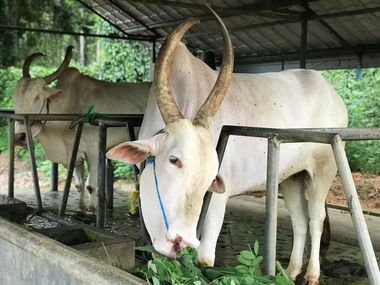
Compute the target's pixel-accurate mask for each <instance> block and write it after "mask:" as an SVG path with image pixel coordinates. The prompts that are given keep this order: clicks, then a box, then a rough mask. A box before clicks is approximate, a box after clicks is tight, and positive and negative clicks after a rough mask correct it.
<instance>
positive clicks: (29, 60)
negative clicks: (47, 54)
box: [22, 52, 44, 78]
mask: <svg viewBox="0 0 380 285" xmlns="http://www.w3.org/2000/svg"><path fill="white" fill-rule="evenodd" d="M43 55H44V54H43V53H40V52H36V53H33V54H31V55H29V56H28V57H27V58H26V59H25V61H24V65H23V66H22V77H23V78H30V73H29V66H30V64H31V63H32V61H33V60H34V59H35V58H36V57H39V56H43Z"/></svg>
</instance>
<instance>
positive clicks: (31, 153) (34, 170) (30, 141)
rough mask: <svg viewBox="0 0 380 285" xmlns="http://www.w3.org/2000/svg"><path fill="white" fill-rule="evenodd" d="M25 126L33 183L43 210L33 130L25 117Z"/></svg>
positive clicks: (38, 205)
mask: <svg viewBox="0 0 380 285" xmlns="http://www.w3.org/2000/svg"><path fill="white" fill-rule="evenodd" d="M24 124H25V127H26V140H27V143H28V151H29V157H30V164H31V166H32V176H33V182H34V192H35V194H36V199H37V209H38V210H42V200H41V191H40V183H39V181H38V174H37V165H36V156H35V153H34V146H33V137H32V129H31V123H30V121H29V118H28V116H25V118H24Z"/></svg>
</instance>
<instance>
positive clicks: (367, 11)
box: [125, 7, 380, 34]
mask: <svg viewBox="0 0 380 285" xmlns="http://www.w3.org/2000/svg"><path fill="white" fill-rule="evenodd" d="M377 12H380V7H373V8H366V9H358V10H352V11H344V12H336V13H326V14H321V15H308V20H309V21H316V20H317V17H318V18H322V19H329V18H340V17H347V16H357V15H363V14H372V13H377ZM210 19H212V18H211V17H210ZM183 20H185V19H179V20H175V21H167V22H159V23H153V24H150V25H148V26H149V27H150V28H167V27H172V26H176V25H178V24H179V23H181V22H182V21H183ZM201 20H202V21H207V20H208V18H206V19H205V18H203V19H202V18H201ZM301 21H302V17H294V18H293V19H288V20H279V21H272V22H266V23H263V24H251V25H244V26H237V27H232V28H231V27H229V30H233V29H235V30H236V31H243V30H249V29H251V27H252V28H257V27H258V28H260V27H269V26H277V25H283V24H292V23H298V22H301ZM141 29H142V27H136V28H130V29H126V30H125V31H126V32H128V33H133V32H136V31H141ZM214 32H215V31H212V32H210V34H211V33H214Z"/></svg>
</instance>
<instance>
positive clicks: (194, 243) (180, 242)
mask: <svg viewBox="0 0 380 285" xmlns="http://www.w3.org/2000/svg"><path fill="white" fill-rule="evenodd" d="M166 238H167V240H168V241H169V242H170V243H171V246H172V250H173V252H174V253H176V254H178V253H180V252H181V250H182V249H184V248H186V247H192V248H195V249H198V247H199V243H200V242H199V240H198V239H194V240H185V239H184V238H183V237H182V236H180V235H178V234H175V235H172V234H170V232H169V233H168V234H167V236H166Z"/></svg>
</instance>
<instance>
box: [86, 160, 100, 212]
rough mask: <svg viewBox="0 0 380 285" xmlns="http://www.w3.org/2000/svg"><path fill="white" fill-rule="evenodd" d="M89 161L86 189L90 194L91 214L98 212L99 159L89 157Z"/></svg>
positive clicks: (89, 208) (89, 210)
mask: <svg viewBox="0 0 380 285" xmlns="http://www.w3.org/2000/svg"><path fill="white" fill-rule="evenodd" d="M87 162H88V177H87V183H86V189H87V191H88V194H89V203H88V208H87V211H88V212H90V213H91V214H95V212H96V203H97V195H96V194H97V187H98V159H97V157H94V158H90V157H88V158H87Z"/></svg>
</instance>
